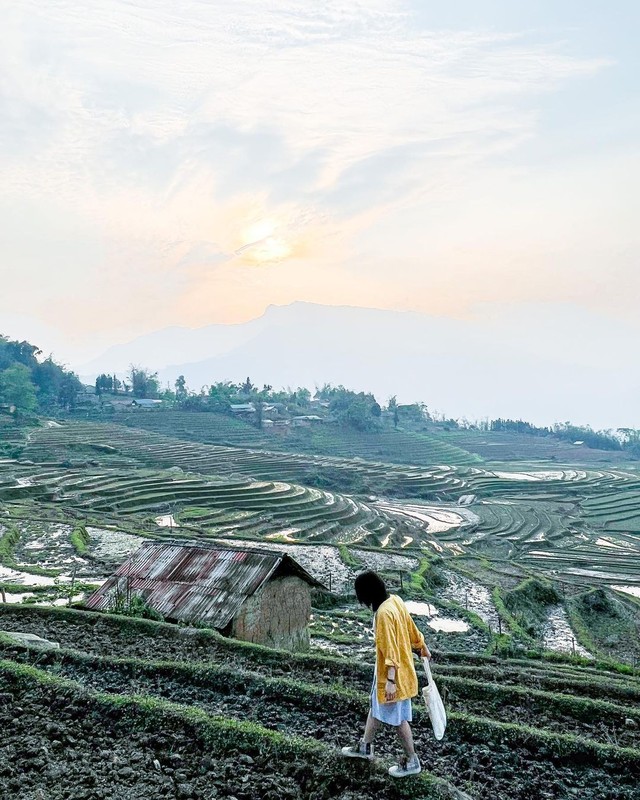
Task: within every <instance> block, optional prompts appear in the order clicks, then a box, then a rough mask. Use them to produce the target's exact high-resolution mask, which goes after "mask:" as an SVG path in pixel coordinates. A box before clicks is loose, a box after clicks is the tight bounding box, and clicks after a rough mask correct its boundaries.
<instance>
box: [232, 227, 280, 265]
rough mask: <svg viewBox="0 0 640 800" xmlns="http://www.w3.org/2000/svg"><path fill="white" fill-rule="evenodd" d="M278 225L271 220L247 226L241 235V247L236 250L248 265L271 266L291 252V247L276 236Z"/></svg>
mask: <svg viewBox="0 0 640 800" xmlns="http://www.w3.org/2000/svg"><path fill="white" fill-rule="evenodd" d="M277 231H278V225H277V223H276V222H275V221H274V220H273V219H263V220H259V221H258V222H254V223H253V224H251V225H249V226H248V227H247V228H246V229H245V230H244V231H243V234H242V242H243V244H242V246H241V247H239V248H238V249H237V250H236V255H241V256H242V258H243V260H244V261H245V262H248V263H250V264H272V263H275V262H278V261H283V260H284V259H285V258H288V257H289V256H290V255H291V253H292V252H293V248H292V247H291V245H290V244H289V243H288V242H287V241H286V239H284V238H283V237H282V236H279V235H277Z"/></svg>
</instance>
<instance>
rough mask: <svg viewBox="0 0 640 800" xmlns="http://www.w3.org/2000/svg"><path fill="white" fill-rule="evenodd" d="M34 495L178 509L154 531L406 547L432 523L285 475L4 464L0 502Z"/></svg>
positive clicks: (84, 509)
mask: <svg viewBox="0 0 640 800" xmlns="http://www.w3.org/2000/svg"><path fill="white" fill-rule="evenodd" d="M3 466H4V469H3ZM3 475H4V480H3ZM27 501H37V502H38V503H40V504H47V505H53V506H56V505H57V506H60V507H63V508H66V509H70V510H73V511H74V512H75V513H76V514H82V515H85V516H87V517H97V518H100V517H101V516H102V515H106V516H107V517H108V518H109V519H113V518H125V519H126V518H128V517H131V516H133V515H137V516H138V517H142V518H146V519H149V518H151V519H153V518H154V516H159V515H162V513H165V514H168V517H167V519H169V516H171V515H173V522H172V523H171V524H165V525H162V522H160V525H158V526H156V527H157V530H156V533H155V535H156V536H158V537H168V538H172V537H174V536H175V533H176V531H175V528H184V529H186V531H187V532H188V531H189V530H191V532H192V534H193V532H198V533H199V535H205V536H207V535H210V536H220V535H225V536H229V535H235V536H239V535H243V536H247V537H250V538H256V537H260V538H267V539H268V538H270V537H278V538H280V539H283V540H285V541H307V542H309V541H322V542H331V541H333V542H349V543H353V542H360V543H362V544H370V545H378V544H380V543H381V542H382V541H384V542H385V544H386V545H388V546H393V545H394V544H396V545H398V546H399V545H400V544H401V543H402V542H403V541H404V539H405V538H406V534H407V532H409V533H410V534H411V539H412V541H416V542H419V541H420V540H421V536H422V532H423V531H424V528H425V526H421V525H420V524H418V523H417V522H416V523H411V522H406V523H403V524H399V523H397V522H396V521H395V519H394V518H393V517H392V516H390V515H388V514H386V513H385V511H384V510H382V509H378V508H376V507H375V506H374V505H371V504H367V503H365V502H363V501H360V500H357V499H354V498H352V497H349V496H346V495H341V494H338V493H335V492H327V491H322V490H320V489H314V488H308V487H304V486H299V485H296V484H291V483H285V482H282V481H255V480H250V479H247V478H240V479H236V480H233V479H230V478H226V479H225V478H217V479H212V478H208V477H203V476H199V475H193V474H188V475H185V474H183V473H175V472H160V471H150V470H146V471H140V470H138V471H132V470H128V471H123V470H113V469H102V470H101V469H95V468H88V469H87V468H82V469H69V468H61V467H58V468H52V467H50V468H46V469H41V468H38V467H35V466H34V467H29V466H27V467H26V468H22V469H20V468H16V466H15V465H11V464H5V465H2V464H0V502H6V503H21V502H22V503H24V502H27Z"/></svg>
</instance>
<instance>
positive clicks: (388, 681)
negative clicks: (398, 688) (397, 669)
mask: <svg viewBox="0 0 640 800" xmlns="http://www.w3.org/2000/svg"><path fill="white" fill-rule="evenodd" d="M387 683H392V684H393V685H394V686H395V683H396V682H395V680H391V678H387Z"/></svg>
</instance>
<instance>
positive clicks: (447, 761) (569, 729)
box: [0, 609, 640, 800]
mask: <svg viewBox="0 0 640 800" xmlns="http://www.w3.org/2000/svg"><path fill="white" fill-rule="evenodd" d="M96 619H97V620H98V622H97V624H96V625H89V624H88V622H89V620H96ZM76 620H77V621H76ZM0 627H1V628H3V629H5V630H10V629H14V630H31V632H33V633H37V634H38V635H40V636H43V637H45V638H49V639H53V640H55V641H58V642H61V644H63V645H64V646H66V647H69V646H72V647H74V648H76V649H78V650H83V651H85V652H88V653H100V654H103V655H104V656H106V659H104V660H102V661H100V660H98V661H96V660H95V659H94V660H93V661H92V660H86V659H85V660H84V661H83V659H82V657H80V656H73V655H72V654H70V655H69V656H67V657H65V656H64V654H58V655H56V654H43V655H40V656H36V661H37V663H38V664H39V666H40V667H41V668H43V669H45V670H47V671H49V672H51V674H55V675H56V676H57V677H64V678H68V679H72V680H74V681H78V682H79V683H81V684H83V685H85V686H87V687H90V688H91V689H92V690H98V691H103V692H107V693H113V694H117V695H131V696H138V697H140V696H151V697H157V698H164V699H170V700H171V701H172V702H178V703H181V704H184V705H187V706H192V707H196V708H199V709H202V710H203V711H205V712H206V713H207V714H210V715H213V716H216V717H217V716H221V717H224V718H226V719H228V720H229V719H231V720H243V721H247V720H249V721H254V722H256V723H258V724H259V725H260V726H262V727H267V728H269V729H271V730H274V731H277V732H281V733H286V734H287V735H296V736H300V737H302V738H303V739H313V740H320V741H322V742H323V743H324V744H326V745H327V746H328V747H330V748H331V749H332V750H333V752H335V751H336V749H337V748H338V746H340V745H342V744H344V743H348V742H351V741H354V740H355V739H356V738H357V737H358V735H359V732H360V729H361V725H362V721H363V718H364V715H365V714H366V709H367V704H368V700H367V695H368V691H369V686H370V683H369V682H370V679H371V668H370V667H367V666H365V665H357V664H352V663H351V662H348V661H341V662H332V661H325V662H324V664H323V663H322V661H321V660H320V661H316V662H313V661H311V662H308V661H307V662H305V661H304V660H301V659H296V658H293V657H287V658H285V657H284V654H278V653H277V651H262V650H261V651H260V652H258V651H256V650H255V649H252V648H243V647H237V646H230V645H228V644H227V643H220V644H216V640H212V638H211V637H210V636H207V635H205V633H204V632H202V633H200V632H198V631H191V632H187V631H188V630H189V629H184V630H185V632H184V633H179V632H177V630H176V629H172V628H171V627H169V626H166V627H157V626H155V627H154V626H149V627H148V633H146V634H145V633H144V626H132V627H131V628H130V629H128V630H127V629H126V627H125V626H124V625H122V626H120V625H118V624H117V623H109V622H108V621H100V620H99V618H95V617H87V616H86V615H80V618H78V617H76V616H74V615H47V614H45V613H38V614H35V613H34V614H29V615H25V614H24V613H11V611H10V610H9V609H7V610H3V612H2V614H1V616H0ZM114 652H117V653H118V655H119V656H120V657H132V656H136V657H138V658H140V657H143V658H153V659H156V660H157V659H171V660H172V661H176V662H181V663H182V665H183V666H181V667H180V666H175V667H171V666H170V665H165V666H164V667H163V666H161V665H158V664H157V665H155V666H154V665H145V664H142V663H139V662H138V663H126V662H116V661H113V660H112V659H111V656H112V655H113V653H114ZM21 653H22V654H21ZM4 655H5V656H6V655H11V656H12V657H13V658H14V659H18V660H21V659H24V658H25V656H24V653H23V651H19V650H18V649H17V648H16V649H14V650H13V652H12V651H11V648H9V649H7V648H6V646H5V648H4ZM446 662H447V660H446V659H445V663H444V664H443V666H442V667H438V663H437V661H436V664H435V665H434V669H435V670H436V675H437V678H438V681H439V683H440V686H441V689H442V691H443V694H444V695H445V697H446V698H447V705H448V707H449V711H450V725H449V729H448V732H447V736H446V737H445V739H444V740H443V742H441V743H438V742H436V741H435V740H434V739H433V736H432V734H431V732H430V729H429V725H428V722H427V721H426V720H425V718H424V714H422V713H421V711H420V706H419V704H417V705H416V719H415V725H414V733H415V740H416V747H417V749H418V751H419V752H420V754H421V756H422V757H423V761H424V763H425V766H427V767H428V768H429V770H431V771H432V772H433V773H434V774H435V775H436V776H440V777H442V778H446V779H448V780H450V781H452V782H453V783H454V785H456V786H458V787H459V788H463V789H464V788H467V789H468V788H469V787H471V794H472V795H473V797H476V798H479V799H482V800H485V798H486V799H487V800H488V799H489V798H491V799H492V800H494V798H497V797H509V798H510V799H511V798H512V799H513V800H520V798H522V800H524V798H526V799H527V800H530V799H531V798H532V797H535V798H558V800H560V798H563V799H564V798H567V797H579V798H586V800H596V798H597V799H598V800H602V798H605V797H606V798H611V799H612V800H614V798H615V800H618V798H619V800H632V799H633V800H636V798H637V781H638V780H639V779H640V760H639V761H638V764H637V767H636V768H631V767H629V765H628V764H626V765H625V768H624V769H620V767H619V766H618V765H617V764H616V763H615V761H614V760H613V755H612V760H611V762H610V763H609V762H608V761H607V759H606V758H603V757H602V756H598V757H588V756H587V754H586V752H583V751H581V750H580V749H579V750H578V751H577V752H575V753H573V754H572V753H571V750H568V751H567V752H566V754H565V755H564V756H562V757H557V756H554V755H553V750H552V749H550V748H549V747H548V746H547V745H546V744H544V743H543V742H542V741H541V740H540V739H539V738H536V737H535V736H534V737H532V736H530V735H529V736H528V737H527V736H526V735H522V734H518V736H517V737H516V739H513V738H512V737H510V736H507V734H506V730H505V732H504V734H500V733H496V732H495V731H492V730H491V729H487V728H483V725H482V724H481V723H474V722H473V721H472V720H473V718H467V717H465V716H464V715H465V714H472V715H474V718H479V717H482V718H485V719H493V720H499V721H500V722H501V723H518V724H520V725H523V724H524V725H531V726H534V727H536V728H544V729H546V730H548V731H554V730H555V731H559V732H560V731H561V732H562V733H564V734H566V733H576V734H579V735H580V736H581V737H584V738H587V739H592V740H597V741H600V742H603V743H605V744H606V743H617V744H619V745H624V746H626V747H629V746H631V747H633V746H636V747H637V746H638V743H639V742H638V734H637V729H636V728H633V727H625V725H624V722H623V721H622V720H621V718H620V713H621V712H618V718H616V719H614V718H613V716H612V717H611V719H610V720H609V722H607V720H606V719H604V718H601V719H599V720H595V719H589V718H586V719H584V718H582V717H583V716H584V715H581V714H580V713H577V712H576V711H572V710H571V709H570V707H569V706H566V707H559V708H555V707H553V706H552V705H551V704H548V705H547V707H545V704H544V699H542V700H540V701H539V702H537V704H536V703H534V702H532V701H528V700H527V699H526V698H524V699H523V698H521V697H517V696H511V697H508V696H506V695H503V696H499V697H496V698H492V697H490V696H483V694H482V692H481V693H480V694H478V695H477V696H476V693H475V692H474V691H471V689H470V688H469V687H466V688H465V686H464V685H462V684H460V682H458V683H457V684H456V682H455V681H454V680H451V679H449V680H448V679H447V674H446V673H447V672H450V673H454V672H455V668H454V665H453V664H447V663H446ZM197 663H203V664H204V663H209V664H210V665H211V669H213V670H214V671H215V670H218V672H217V673H215V672H214V673H211V674H204V673H202V674H201V673H199V672H198V670H199V668H198V667H197V666H196V665H197ZM487 669H489V667H487ZM220 670H221V672H220ZM566 674H567V675H568V676H570V675H572V674H574V672H573V671H572V670H569V669H567V671H566ZM575 674H576V675H579V674H580V673H579V670H577V669H576V670H575ZM586 674H591V673H586ZM593 674H594V676H595V674H596V673H593ZM291 678H293V679H296V680H298V681H302V682H303V684H292V683H291V682H290V680H289V679H291ZM274 679H275V680H274ZM612 682H613V683H615V679H614V680H613V681H612ZM305 686H307V687H308V689H305ZM314 686H315V687H320V688H321V687H324V689H321V691H322V692H324V693H323V694H322V696H321V698H320V696H319V695H317V694H314V693H317V689H314V688H313V687H314ZM332 686H336V687H340V686H342V687H347V688H349V689H350V690H352V691H355V694H349V695H348V696H347V695H345V696H342V695H341V694H340V692H341V691H343V690H340V689H339V688H338V689H336V694H335V697H334V696H333V695H332V691H331V687H332ZM638 691H640V685H639V686H638ZM6 694H7V693H5V695H6ZM8 694H11V692H9V693H8ZM39 702H40V701H38V700H37V699H36V698H35V697H34V696H31V698H30V697H29V695H28V693H27V694H26V695H21V696H20V697H19V698H18V701H16V699H15V698H13V699H11V701H10V702H8V700H7V698H6V696H5V703H4V705H3V706H2V709H0V710H1V711H2V714H4V715H5V716H0V722H2V723H4V724H3V729H4V730H5V731H9V732H10V735H9V738H8V739H5V740H4V741H3V743H2V747H3V748H4V753H3V754H7V755H9V754H12V753H13V754H14V757H15V754H17V753H18V752H22V751H21V750H19V748H20V747H23V742H22V740H23V739H24V736H23V737H20V733H21V731H22V732H23V731H24V724H23V723H21V722H20V720H21V719H26V717H25V714H27V713H28V714H29V715H30V717H33V718H34V719H35V720H36V724H35V726H34V728H33V730H30V732H29V736H28V737H27V745H26V746H27V747H28V753H25V754H26V763H27V766H28V767H29V764H30V759H31V760H33V761H35V766H34V767H33V769H32V770H30V771H28V774H29V775H32V777H33V783H32V784H29V786H32V787H33V788H34V789H35V788H36V787H38V786H43V785H44V784H43V783H42V782H40V783H38V781H42V780H44V778H43V777H42V776H46V775H49V774H50V771H51V770H54V771H55V770H56V769H57V768H59V767H60V763H61V761H60V759H61V758H62V757H63V753H62V752H60V746H59V745H57V746H55V745H54V744H53V742H54V741H56V740H57V741H62V743H63V745H64V746H65V747H70V753H71V754H72V756H73V759H74V764H75V765H76V766H74V767H73V769H72V770H71V771H70V773H69V774H70V775H71V776H74V781H75V784H76V786H75V788H74V791H76V789H78V791H80V792H81V791H84V792H85V793H84V794H82V793H79V794H73V793H70V794H60V795H50V796H51V797H55V798H57V797H58V796H59V797H61V798H62V797H68V798H70V800H72V799H74V800H82V799H83V798H93V797H112V796H114V795H108V794H95V793H94V794H91V792H92V791H99V790H101V789H102V787H103V786H104V785H105V784H106V782H107V781H108V780H109V779H113V780H116V781H117V782H116V784H115V785H116V786H117V787H120V788H119V791H122V792H123V793H122V794H121V795H118V796H121V797H123V798H127V797H129V795H127V794H126V791H128V788H127V787H129V786H132V785H133V784H132V783H131V781H132V780H133V776H132V773H131V772H130V771H129V770H128V769H127V768H130V769H131V770H133V771H134V774H135V775H136V777H135V781H136V783H135V786H136V787H137V788H136V791H138V792H139V791H142V792H143V794H144V792H154V791H155V792H156V794H153V793H151V794H147V795H146V796H150V797H155V796H157V797H174V796H175V797H182V796H184V797H211V798H215V797H218V796H220V797H222V796H227V797H228V796H230V793H234V796H236V797H237V798H238V800H244V798H247V800H248V799H249V798H254V797H256V798H257V797H269V796H273V797H275V796H276V795H275V794H272V795H270V794H268V792H280V796H281V797H286V796H289V795H288V794H287V793H286V792H287V791H289V790H290V789H291V790H292V789H293V785H292V784H288V783H287V782H286V781H285V782H284V788H283V789H280V786H279V783H278V781H279V780H280V779H281V777H282V775H279V777H278V778H277V779H276V777H274V776H273V775H270V776H263V777H264V781H265V782H264V783H261V784H260V786H261V788H260V791H261V792H262V794H257V793H255V792H257V791H258V790H257V789H256V788H255V787H254V786H253V784H251V786H248V785H247V782H246V781H244V784H243V782H242V779H240V784H239V786H238V783H237V782H236V781H235V780H234V779H232V778H233V776H231V778H229V776H228V775H227V777H226V778H225V781H227V780H228V781H229V785H228V789H227V792H228V793H229V794H227V795H223V794H215V793H210V794H206V792H207V791H209V792H213V791H214V789H216V788H217V787H216V785H215V784H214V786H213V787H211V785H210V783H207V781H209V780H210V776H209V777H207V774H205V773H203V772H202V758H203V753H202V752H201V751H199V750H198V748H197V747H196V748H195V749H192V751H189V750H188V748H187V742H186V740H183V739H181V737H180V735H179V734H178V735H177V738H175V740H168V741H167V740H164V741H163V740H161V742H160V744H159V745H158V744H157V743H156V742H155V740H153V741H151V740H149V739H148V738H147V739H145V738H144V736H143V738H142V739H139V738H136V737H132V738H131V739H130V740H128V741H126V742H125V741H124V738H123V737H122V736H121V735H120V733H118V732H117V731H116V732H115V733H113V732H111V731H110V732H109V734H108V735H107V734H106V733H105V732H104V731H105V730H106V729H107V728H108V727H109V726H105V725H104V724H103V725H102V727H101V728H100V729H98V730H97V732H96V733H95V736H94V734H93V733H91V731H93V727H92V726H86V725H85V722H86V721H85V720H83V719H81V717H80V716H79V715H77V716H74V713H76V714H77V709H76V710H75V711H74V707H73V705H72V706H71V707H70V708H69V709H68V710H67V709H65V713H64V714H63V715H62V716H61V717H56V718H55V724H54V725H53V727H51V725H52V722H51V718H49V719H48V721H47V722H45V720H47V717H46V714H47V712H46V710H44V709H41V708H40V707H39V705H38V703H39ZM16 704H17V706H18V709H19V711H18V713H17V714H16V711H15V707H16ZM20 709H21V710H20ZM7 714H10V715H11V716H10V717H8V716H7ZM460 714H462V716H460ZM16 723H17V724H16ZM21 725H22V727H21ZM47 725H49V726H50V727H47ZM56 726H61V727H62V731H60V730H59V728H56ZM116 727H117V726H116ZM53 734H56V735H57V734H60V735H61V736H62V738H61V739H56V737H55V736H54V735H53ZM147 735H148V734H147ZM69 737H71V742H69ZM87 739H91V740H92V741H93V739H96V741H95V744H94V745H93V746H92V748H89V751H87V750H86V749H85V745H86V741H87ZM109 743H110V744H109ZM42 747H45V748H46V753H45V751H43V750H42V749H41V748H42ZM11 748H16V749H14V750H12V749H11ZM167 749H168V750H169V751H170V752H173V753H177V754H178V755H180V756H182V758H183V759H184V764H181V763H180V760H179V759H177V760H176V761H175V763H176V764H179V765H180V766H179V769H178V767H176V766H174V765H173V764H172V762H171V761H167V752H166V751H167ZM107 752H108V753H115V754H116V756H117V757H118V758H119V759H122V760H121V761H119V762H117V763H116V764H115V767H117V769H116V768H115V767H114V765H113V764H112V763H109V762H108V761H107V763H106V764H105V763H103V761H104V759H107V755H103V756H102V757H100V753H103V754H104V753H107ZM189 752H190V753H191V755H189V756H188V757H187V753H189ZM379 752H380V753H381V755H382V756H383V757H385V756H386V757H389V756H391V755H392V754H394V753H397V744H396V743H395V742H394V741H393V740H392V739H391V738H389V737H387V738H386V739H381V740H380V751H379ZM96 754H98V756H96ZM109 758H111V756H110V755H109ZM236 758H237V756H236ZM85 759H86V763H84V760H85ZM154 760H157V761H159V762H160V764H161V766H163V765H166V766H167V767H168V768H169V769H174V770H176V771H177V772H179V777H178V780H179V781H180V782H181V784H183V788H182V789H180V791H182V792H187V791H189V792H191V793H190V794H182V795H180V794H177V792H178V789H177V782H176V778H175V777H174V775H175V773H169V772H167V770H166V769H164V766H163V769H162V770H158V769H157V767H155V766H154ZM80 762H81V763H82V766H78V763H80ZM4 763H7V762H6V761H5V762H4ZM225 763H226V762H225ZM229 763H233V759H231V760H230V762H229ZM250 766H255V765H250ZM262 766H264V765H262ZM298 766H299V765H298ZM289 768H290V769H292V770H295V769H297V768H298V767H297V766H296V765H295V764H294V765H290V766H289ZM5 769H6V768H5ZM225 769H226V767H225ZM260 769H261V768H259V769H258V772H259V773H260ZM119 770H122V775H120V772H119ZM137 770H140V771H142V772H143V774H142V777H139V776H138V775H137ZM279 770H280V768H279ZM225 774H226V773H225ZM242 774H249V771H248V770H247V771H246V773H242ZM260 774H261V773H260ZM2 779H3V780H4V779H8V780H13V779H14V777H13V776H12V775H6V774H5V775H3V776H2ZM262 779H263V778H262V777H261V780H262ZM65 780H66V778H65ZM87 780H89V781H95V782H94V783H92V784H91V783H89V784H87V783H86V781H87ZM269 781H271V782H269ZM273 781H275V783H273ZM0 785H1V784H0ZM6 785H7V786H8V787H9V788H11V784H10V783H7V784H6ZM220 785H221V786H222V785H223V784H220ZM224 785H227V784H226V783H225V784H224ZM187 786H188V787H189V788H188V789H187V788H186V787H187ZM78 787H79V788H78ZM236 787H238V788H236ZM367 788H368V786H367V784H366V783H365V785H363V788H362V792H361V793H359V794H358V795H356V796H359V797H368V796H369V795H367V794H366V791H367ZM163 792H164V794H163ZM171 792H174V794H171ZM198 792H201V794H198ZM238 792H240V793H238ZM242 792H244V794H243V793H242ZM252 792H254V793H252ZM34 796H35V797H37V795H34ZM131 796H133V795H131ZM138 796H140V795H138ZM291 796H293V795H291ZM303 796H309V797H311V796H313V795H303ZM332 796H333V795H332ZM335 796H336V797H340V796H343V797H345V798H346V797H348V796H349V795H348V794H343V795H340V794H336V795H335ZM380 796H382V797H386V796H390V795H387V794H384V793H383V794H382V795H380ZM21 799H22V795H21Z"/></svg>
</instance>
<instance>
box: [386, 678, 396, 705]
mask: <svg viewBox="0 0 640 800" xmlns="http://www.w3.org/2000/svg"><path fill="white" fill-rule="evenodd" d="M384 696H385V700H386V702H387V703H393V702H394V700H395V699H396V685H395V683H392V682H391V681H387V684H386V686H385V687H384Z"/></svg>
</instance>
